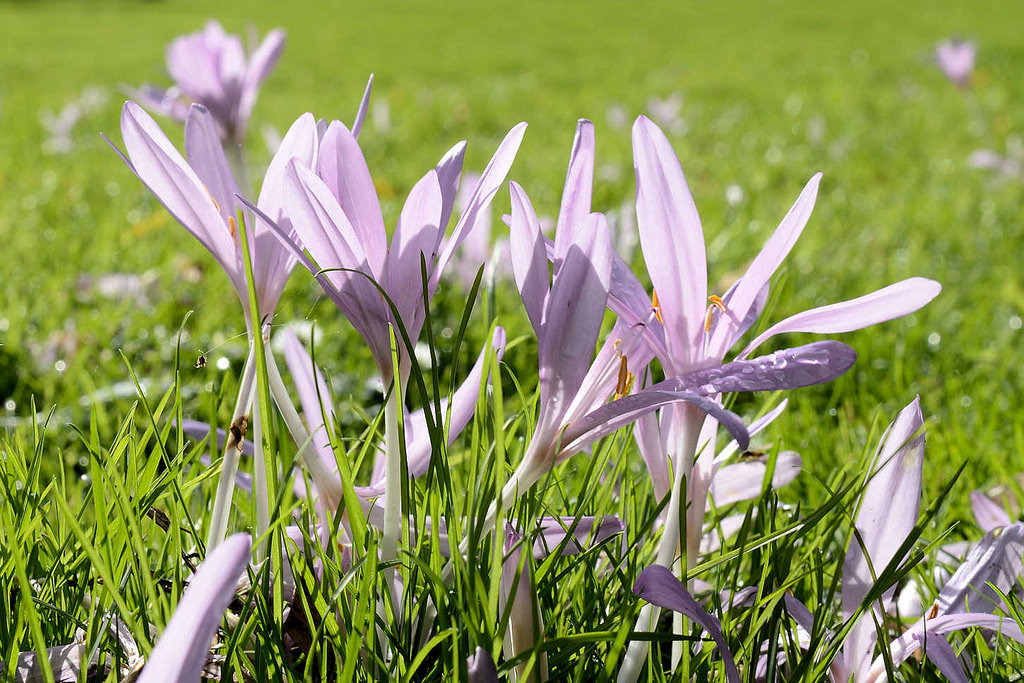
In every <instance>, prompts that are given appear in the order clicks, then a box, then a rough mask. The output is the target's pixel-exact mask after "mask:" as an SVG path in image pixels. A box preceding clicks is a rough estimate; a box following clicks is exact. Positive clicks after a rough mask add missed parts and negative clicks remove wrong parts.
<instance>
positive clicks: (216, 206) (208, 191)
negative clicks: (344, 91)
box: [203, 186, 220, 213]
mask: <svg viewBox="0 0 1024 683" xmlns="http://www.w3.org/2000/svg"><path fill="white" fill-rule="evenodd" d="M203 189H204V190H206V196H207V197H209V198H210V201H211V202H213V206H214V208H215V209H217V212H218V213H219V212H220V204H218V203H217V200H216V199H214V198H213V193H212V192H210V190H209V189H208V188H207V187H205V186H204V187H203Z"/></svg>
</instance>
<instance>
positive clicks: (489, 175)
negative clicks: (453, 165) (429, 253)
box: [430, 123, 526, 293]
mask: <svg viewBox="0 0 1024 683" xmlns="http://www.w3.org/2000/svg"><path fill="white" fill-rule="evenodd" d="M525 133H526V124H525V123H520V124H518V125H516V126H514V127H513V128H512V130H510V131H509V132H508V134H507V135H506V136H505V138H504V139H503V140H502V141H501V144H499V145H498V149H497V150H496V151H495V152H494V156H492V157H491V160H490V161H489V162H488V163H487V167H486V168H484V172H483V173H481V174H480V182H479V183H477V186H476V191H475V192H473V197H472V198H471V199H470V200H469V206H467V207H466V211H465V212H464V213H463V214H462V216H461V217H459V222H458V223H457V224H456V225H455V230H453V231H452V234H451V237H450V238H449V239H448V241H447V242H445V245H444V248H443V249H442V250H441V254H440V256H438V259H437V266H436V267H435V268H434V273H433V275H431V278H430V292H431V293H433V292H434V291H435V290H436V289H437V285H438V283H439V282H440V281H441V273H442V272H444V269H445V266H447V265H448V262H449V261H451V259H452V255H453V254H454V253H455V250H456V249H458V248H459V245H460V244H462V240H463V239H465V237H466V231H467V230H469V229H470V228H471V227H472V226H474V225H475V224H476V220H477V214H478V213H480V212H482V211H486V210H487V207H489V206H490V204H491V200H492V199H494V195H495V194H496V193H497V192H498V188H500V187H501V185H502V183H504V182H505V176H507V175H508V172H509V169H511V168H512V162H513V161H515V158H516V152H518V151H519V145H520V144H521V143H522V141H523V135H524V134H525Z"/></svg>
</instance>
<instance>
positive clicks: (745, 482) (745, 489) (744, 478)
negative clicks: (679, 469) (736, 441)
mask: <svg viewBox="0 0 1024 683" xmlns="http://www.w3.org/2000/svg"><path fill="white" fill-rule="evenodd" d="M766 459H767V458H764V459H762V458H759V459H757V460H756V461H746V462H738V463H735V464H733V465H726V466H725V467H722V468H721V469H719V470H718V471H717V472H715V476H714V478H713V479H712V480H711V497H712V499H714V501H715V505H717V506H719V507H721V506H724V505H731V504H732V503H738V502H740V501H742V500H750V499H751V498H756V497H757V496H759V495H761V488H762V486H763V485H764V475H765V474H766V473H767V470H768V463H767V462H766ZM802 465H803V462H802V461H801V459H800V456H799V455H798V454H796V453H795V452H793V451H783V452H782V453H779V455H778V458H777V459H776V461H775V472H774V474H773V475H772V488H773V489H778V488H782V487H783V486H785V485H786V484H788V483H789V482H791V481H793V480H794V479H796V476H797V475H798V474H800V468H801V466H802Z"/></svg>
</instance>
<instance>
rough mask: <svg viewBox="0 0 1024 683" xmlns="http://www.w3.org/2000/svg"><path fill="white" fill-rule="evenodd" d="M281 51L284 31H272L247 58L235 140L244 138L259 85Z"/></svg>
mask: <svg viewBox="0 0 1024 683" xmlns="http://www.w3.org/2000/svg"><path fill="white" fill-rule="evenodd" d="M283 51H284V31H283V30H281V29H274V30H273V31H270V32H268V33H267V35H266V36H264V37H263V42H261V43H260V44H259V47H257V48H256V49H255V50H254V51H253V53H252V55H250V56H249V63H248V65H247V66H246V69H245V76H244V81H243V84H242V93H241V96H240V97H239V102H238V120H237V122H236V124H235V125H236V126H237V130H236V132H235V136H236V138H238V139H241V138H243V137H244V135H245V129H246V127H247V126H248V124H249V115H250V114H251V113H252V108H253V105H254V104H256V96H257V95H258V94H259V92H260V83H262V82H263V80H264V79H265V78H266V77H267V76H269V75H270V72H271V71H272V70H273V69H274V65H275V64H277V60H278V59H280V58H281V53H282V52H283Z"/></svg>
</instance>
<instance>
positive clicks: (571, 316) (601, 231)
mask: <svg viewBox="0 0 1024 683" xmlns="http://www.w3.org/2000/svg"><path fill="white" fill-rule="evenodd" d="M580 240H581V242H580V243H579V244H574V245H573V246H572V247H570V248H569V251H568V252H567V253H566V255H565V258H564V260H563V261H562V265H561V267H560V268H559V270H558V273H557V274H556V276H555V278H554V281H553V282H552V285H551V291H550V293H549V294H548V298H547V301H546V303H545V307H544V321H543V323H542V325H541V334H540V335H538V348H537V355H538V360H539V364H540V401H541V411H542V413H543V412H544V411H545V409H546V408H548V407H553V408H554V411H553V412H552V413H551V415H550V417H552V418H554V416H555V415H559V416H560V415H562V414H564V411H565V410H566V409H567V407H568V405H567V404H568V402H569V401H570V400H571V399H572V397H573V396H574V395H575V394H576V391H577V389H578V388H579V386H580V383H581V382H582V381H583V378H584V376H585V375H586V373H587V369H588V368H589V367H590V360H591V359H592V358H593V356H594V346H595V344H596V343H597V335H598V332H600V330H601V322H602V320H603V319H604V309H605V305H606V303H607V301H608V283H609V279H610V277H611V268H612V249H611V235H610V234H609V232H608V221H607V219H606V218H605V217H604V216H603V215H601V214H592V215H591V217H590V219H589V220H588V221H587V226H586V227H585V228H584V229H583V230H582V231H581V232H580ZM538 420H539V421H541V422H543V421H544V416H543V415H542V416H541V417H540V418H538Z"/></svg>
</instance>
